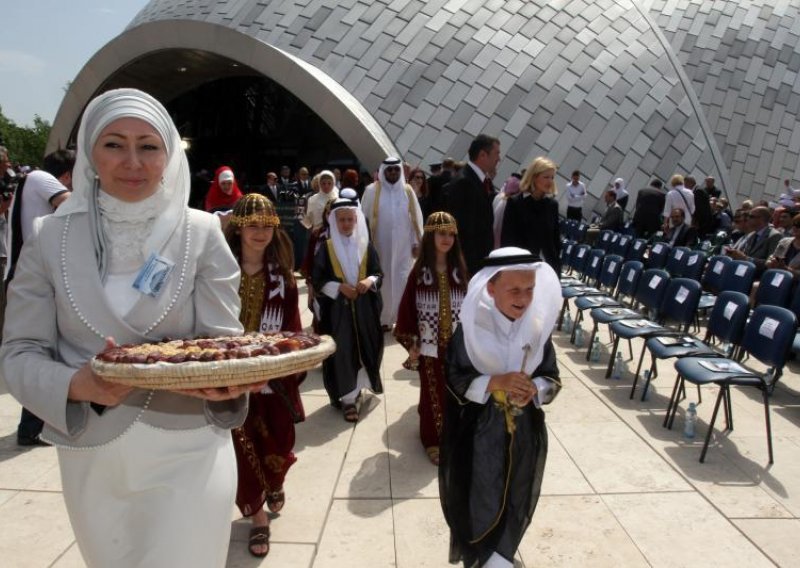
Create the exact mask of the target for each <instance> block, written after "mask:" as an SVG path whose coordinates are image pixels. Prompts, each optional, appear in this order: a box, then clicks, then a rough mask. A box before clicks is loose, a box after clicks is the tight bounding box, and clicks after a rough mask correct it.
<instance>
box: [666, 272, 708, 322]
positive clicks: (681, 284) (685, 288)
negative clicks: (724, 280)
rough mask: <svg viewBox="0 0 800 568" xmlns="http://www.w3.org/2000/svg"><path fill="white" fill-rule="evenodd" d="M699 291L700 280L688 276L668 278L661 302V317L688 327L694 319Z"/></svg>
mask: <svg viewBox="0 0 800 568" xmlns="http://www.w3.org/2000/svg"><path fill="white" fill-rule="evenodd" d="M701 292H702V289H701V288H700V282H698V281H697V280H691V279H689V278H673V279H672V280H670V282H669V284H668V285H667V289H666V291H665V292H664V299H663V301H662V302H661V314H660V315H661V319H662V320H664V321H670V322H675V323H677V324H680V325H682V326H684V327H685V329H688V327H689V325H690V324H691V323H692V322H693V321H694V318H695V312H697V304H698V303H699V302H700V294H701Z"/></svg>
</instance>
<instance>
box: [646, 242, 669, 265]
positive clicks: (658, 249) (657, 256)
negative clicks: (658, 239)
mask: <svg viewBox="0 0 800 568" xmlns="http://www.w3.org/2000/svg"><path fill="white" fill-rule="evenodd" d="M671 248H672V247H671V246H669V245H668V244H667V243H655V244H654V245H653V247H652V248H651V249H650V254H649V255H648V256H647V268H664V265H665V264H667V257H668V256H669V251H670V249H671Z"/></svg>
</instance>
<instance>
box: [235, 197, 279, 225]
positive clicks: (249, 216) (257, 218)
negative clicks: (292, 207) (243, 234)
mask: <svg viewBox="0 0 800 568" xmlns="http://www.w3.org/2000/svg"><path fill="white" fill-rule="evenodd" d="M230 224H231V225H233V226H235V227H246V226H248V225H260V226H263V227H279V226H280V224H281V220H280V218H279V217H278V214H277V213H275V207H274V206H273V205H272V202H271V201H270V200H269V199H267V198H266V197H264V196H263V195H261V194H258V193H248V194H247V195H245V196H244V197H242V198H241V199H239V201H237V202H236V205H234V206H233V213H232V214H231V218H230Z"/></svg>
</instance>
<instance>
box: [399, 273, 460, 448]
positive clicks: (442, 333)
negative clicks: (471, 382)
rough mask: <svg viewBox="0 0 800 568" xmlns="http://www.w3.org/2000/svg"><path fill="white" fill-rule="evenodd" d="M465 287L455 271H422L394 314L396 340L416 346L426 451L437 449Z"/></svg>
mask: <svg viewBox="0 0 800 568" xmlns="http://www.w3.org/2000/svg"><path fill="white" fill-rule="evenodd" d="M466 292H467V283H466V281H465V279H464V278H462V277H461V276H460V275H459V274H458V273H457V270H456V269H454V268H452V267H448V271H447V273H446V274H442V273H435V274H434V273H433V272H432V271H431V270H429V269H428V268H423V269H422V270H421V271H420V273H419V274H416V273H415V272H414V271H412V272H411V274H410V275H409V277H408V282H407V283H406V288H405V290H404V291H403V297H402V298H401V300H400V307H399V308H398V313H397V325H396V326H395V332H394V333H395V337H396V338H397V340H398V341H399V342H400V343H401V344H402V345H403V347H405V348H406V349H410V348H411V346H412V345H414V344H415V343H416V344H417V345H418V346H419V349H420V357H419V379H420V392H419V405H418V406H417V411H418V412H419V431H420V438H421V439H422V445H423V446H424V447H425V448H426V449H431V448H438V447H439V439H440V437H441V434H442V422H443V421H444V402H445V393H444V385H445V375H444V369H445V362H446V361H445V354H446V352H447V345H448V343H449V342H450V338H451V337H452V336H453V332H454V331H455V329H456V326H457V325H458V317H459V314H460V312H461V302H462V301H463V300H464V296H465V294H466Z"/></svg>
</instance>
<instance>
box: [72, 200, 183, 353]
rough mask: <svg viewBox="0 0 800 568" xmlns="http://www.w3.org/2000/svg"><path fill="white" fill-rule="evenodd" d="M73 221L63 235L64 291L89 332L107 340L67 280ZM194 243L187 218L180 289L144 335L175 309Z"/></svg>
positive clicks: (179, 279)
mask: <svg viewBox="0 0 800 568" xmlns="http://www.w3.org/2000/svg"><path fill="white" fill-rule="evenodd" d="M71 219H72V215H67V218H66V220H65V221H64V231H63V233H62V234H61V275H62V280H63V282H64V290H65V291H66V293H67V300H69V305H70V307H71V308H72V311H74V312H75V314H76V315H77V316H78V319H80V320H81V322H82V323H83V324H84V325H85V326H86V327H87V328H89V330H90V331H91V332H92V333H94V334H95V335H97V336H98V337H100V338H101V339H105V338H106V337H107V336H108V334H105V333H102V332H100V331H99V330H98V329H97V328H96V327H95V326H94V325H92V323H91V322H90V321H89V319H88V318H87V317H86V316H85V315H84V314H83V312H81V310H80V308H79V307H78V303H77V302H76V301H75V297H74V295H73V293H72V288H71V287H70V284H69V280H68V279H67V234H68V233H69V223H70V220H71ZM191 242H192V231H191V225H190V222H189V216H188V215H187V216H186V238H185V239H184V244H183V262H182V263H181V271H180V275H179V277H178V287H177V288H176V290H175V294H174V295H173V296H172V298H171V299H170V301H169V304H168V305H167V307H166V309H165V310H164V311H163V312H162V313H161V315H160V316H158V318H156V320H155V321H154V322H153V323H152V324H150V325H149V326H148V327H147V328H146V329H145V330H144V331H143V332H142V335H147V334H148V333H150V332H151V331H153V330H154V329H155V328H156V327H157V326H158V325H160V324H161V322H163V321H164V319H165V318H166V317H167V316H168V315H169V313H170V312H171V311H172V308H174V307H175V304H176V303H177V302H178V298H179V297H180V295H181V292H182V291H183V285H184V283H185V282H186V267H187V266H188V264H189V250H190V246H191Z"/></svg>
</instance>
